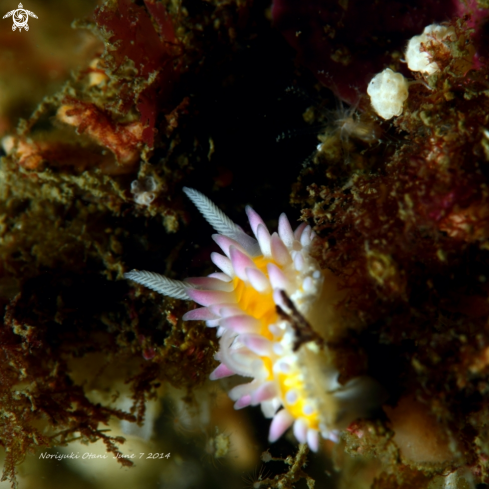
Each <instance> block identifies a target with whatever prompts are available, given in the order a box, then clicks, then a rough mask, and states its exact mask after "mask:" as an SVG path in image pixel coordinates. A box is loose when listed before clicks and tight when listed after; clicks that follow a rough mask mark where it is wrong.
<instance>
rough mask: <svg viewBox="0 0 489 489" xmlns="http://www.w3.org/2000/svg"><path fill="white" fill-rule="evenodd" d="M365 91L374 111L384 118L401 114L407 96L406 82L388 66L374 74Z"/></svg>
mask: <svg viewBox="0 0 489 489" xmlns="http://www.w3.org/2000/svg"><path fill="white" fill-rule="evenodd" d="M367 93H368V94H369V95H370V102H371V103H372V107H373V108H374V110H375V112H377V114H379V115H380V117H382V118H384V119H391V118H392V117H394V116H397V115H401V114H402V109H403V107H402V106H403V104H404V102H405V101H406V99H407V98H408V95H409V93H408V82H407V80H406V79H405V78H404V77H403V76H402V75H401V73H395V72H394V71H392V70H391V69H390V68H386V69H385V70H384V71H382V72H381V73H379V74H377V75H375V76H374V77H373V78H372V80H370V83H369V84H368V88H367Z"/></svg>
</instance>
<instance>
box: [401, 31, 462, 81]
mask: <svg viewBox="0 0 489 489" xmlns="http://www.w3.org/2000/svg"><path fill="white" fill-rule="evenodd" d="M456 38H457V35H456V33H455V29H454V28H453V27H446V26H443V25H437V24H432V25H429V26H427V27H425V29H424V31H423V33H422V34H420V35H419V36H414V37H413V38H411V39H410V40H409V42H408V45H407V48H406V62H407V65H408V68H409V69H410V70H411V71H419V72H421V73H424V74H426V75H433V73H436V72H437V71H440V67H439V66H438V64H437V63H436V61H433V60H432V56H431V55H430V53H429V52H428V51H427V50H426V48H427V47H428V46H430V45H431V46H433V47H434V46H436V48H437V49H442V50H443V51H445V52H447V53H448V52H449V51H450V48H449V47H448V46H447V44H446V43H445V41H456Z"/></svg>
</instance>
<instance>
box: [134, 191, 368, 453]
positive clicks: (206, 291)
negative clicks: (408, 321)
mask: <svg viewBox="0 0 489 489" xmlns="http://www.w3.org/2000/svg"><path fill="white" fill-rule="evenodd" d="M184 192H185V193H186V194H187V196H188V197H189V198H190V200H192V202H193V203H194V204H195V205H196V207H197V208H198V209H199V211H200V212H201V213H202V214H203V215H204V217H205V218H206V219H207V221H208V222H209V223H210V224H211V225H212V226H213V227H214V229H216V231H217V232H218V234H214V235H213V236H212V237H213V239H214V241H215V242H216V243H217V244H218V245H219V246H220V248H221V249H222V251H223V252H224V255H222V254H219V253H212V254H211V260H212V261H213V263H214V264H215V265H216V266H217V267H218V268H219V269H220V270H221V271H220V272H217V273H212V274H210V275H209V276H208V277H199V278H188V279H186V280H185V281H178V280H172V279H169V278H167V277H164V276H162V275H158V274H156V273H152V272H146V271H137V270H133V271H131V272H129V273H126V274H125V277H126V278H128V279H131V280H134V281H136V282H138V283H140V284H142V285H145V286H147V287H149V288H151V289H153V290H155V291H157V292H160V293H162V294H164V295H167V296H170V297H174V298H178V299H186V300H193V301H195V302H196V303H197V304H200V305H201V306H202V307H200V308H197V309H193V310H191V311H189V312H187V313H186V314H185V315H184V316H183V319H184V320H202V321H205V322H206V324H207V326H209V327H216V328H217V334H218V336H219V337H220V350H219V352H218V353H217V355H216V359H217V360H218V361H219V362H220V365H219V366H218V367H217V368H216V369H215V370H214V372H213V373H212V374H211V379H213V380H216V379H220V378H224V377H228V376H231V375H234V374H238V375H241V376H243V377H249V378H251V379H252V380H251V382H249V383H245V384H241V385H238V386H236V387H234V388H233V389H231V391H230V392H229V396H230V397H231V399H233V400H234V401H235V408H236V409H241V408H244V407H246V406H249V405H252V406H256V405H260V406H261V409H262V411H263V414H264V415H265V416H266V417H267V418H273V420H272V423H271V426H270V434H269V439H270V441H271V442H273V441H275V440H277V439H278V438H279V437H280V436H281V435H282V434H283V433H284V432H285V431H286V430H287V429H288V428H289V427H290V426H293V431H294V434H295V436H296V438H297V440H299V441H300V442H301V443H308V444H309V446H310V448H311V449H312V450H315V451H316V450H317V449H318V446H319V435H322V436H323V437H324V438H329V439H332V440H336V439H337V434H338V431H337V429H339V428H343V427H346V426H347V424H348V423H349V422H351V421H353V419H355V418H356V417H358V416H361V415H362V412H363V411H364V408H365V402H367V403H368V402H369V401H368V400H367V401H365V399H369V398H371V394H372V392H373V391H372V389H371V387H372V385H373V381H372V380H371V379H368V378H366V377H359V378H356V379H353V380H352V381H350V382H348V383H347V384H346V385H345V386H341V385H340V384H339V383H338V382H337V377H338V372H337V371H336V370H335V369H334V368H333V367H332V365H331V361H330V360H329V355H328V352H327V350H326V348H325V347H324V348H320V347H319V346H318V343H316V342H314V341H309V342H307V341H303V342H302V343H301V344H300V346H298V344H297V343H296V340H297V332H296V330H295V329H294V327H293V325H292V324H291V322H290V321H289V320H287V318H286V317H285V318H284V315H280V314H278V310H277V306H279V308H281V309H282V310H283V311H285V312H287V313H290V312H291V310H290V308H289V306H290V303H288V304H287V299H286V298H287V297H288V298H290V300H291V301H292V303H293V306H294V307H295V309H296V312H299V313H300V314H301V315H302V316H303V317H304V318H305V319H306V320H307V321H309V322H310V323H311V324H312V325H313V326H315V323H318V321H319V322H323V323H324V322H327V321H328V314H331V313H330V312H329V313H328V311H327V310H325V307H324V303H325V301H324V291H325V290H328V289H329V290H331V286H329V287H328V286H326V285H325V286H324V287H323V282H324V276H325V275H324V273H322V272H321V270H320V269H319V266H318V263H317V262H316V260H315V259H314V258H313V257H312V256H311V255H310V247H311V243H312V241H313V240H314V237H315V233H314V232H313V231H312V229H311V227H310V226H308V225H307V224H305V223H303V224H301V225H300V226H299V227H298V228H297V229H296V230H295V231H293V230H292V228H291V226H290V223H289V221H288V219H287V217H286V216H285V214H282V215H281V216H280V218H279V224H278V233H273V234H270V232H269V231H268V229H267V227H266V225H265V223H264V222H263V220H262V219H261V218H260V216H259V215H258V214H257V213H256V212H255V211H254V210H253V209H252V208H251V207H247V208H246V213H247V215H248V219H249V222H250V226H251V229H252V230H253V233H254V235H255V238H252V237H250V236H248V235H247V234H245V233H244V231H243V230H242V229H241V228H240V227H239V226H238V225H236V224H235V223H234V222H232V221H231V220H230V219H229V218H228V217H227V216H226V215H225V214H224V213H223V212H222V211H221V210H220V209H219V208H218V207H217V206H215V205H214V204H213V203H212V202H211V201H210V200H209V199H207V198H206V197H205V196H204V195H202V194H201V193H200V192H198V191H196V190H193V189H189V188H184ZM284 293H285V294H286V295H285V294H284ZM328 293H329V292H328ZM322 294H323V297H322ZM328 307H329V308H330V310H331V308H334V305H333V306H332V305H331V304H330V305H329V306H328ZM327 326H328V325H324V326H323V328H327ZM373 390H375V387H374V388H373ZM374 396H375V394H374ZM359 398H361V399H360V400H359ZM362 402H363V405H362ZM370 407H371V406H370Z"/></svg>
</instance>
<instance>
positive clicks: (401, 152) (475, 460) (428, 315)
mask: <svg viewBox="0 0 489 489" xmlns="http://www.w3.org/2000/svg"><path fill="white" fill-rule="evenodd" d="M465 20H466V19H465ZM452 25H453V27H454V28H455V32H456V38H457V39H456V41H454V42H448V43H447V45H448V48H446V47H445V46H443V49H441V48H440V49H438V50H437V49H436V46H435V45H433V46H428V47H427V48H426V49H427V51H428V52H429V54H430V56H432V59H433V60H435V61H436V62H437V63H438V65H439V67H440V71H439V72H437V73H435V74H434V75H431V76H429V77H427V78H423V77H422V76H421V75H418V74H413V76H416V77H418V78H419V79H420V80H422V81H424V83H416V84H412V85H411V86H410V88H409V98H408V100H407V102H406V103H405V107H404V111H403V113H402V115H401V116H399V117H397V118H395V119H394V122H393V123H392V124H391V123H388V122H383V121H382V120H381V119H379V118H377V116H376V114H375V113H374V112H373V109H372V108H371V107H369V106H368V99H366V100H364V101H363V102H361V103H360V105H361V106H362V107H365V109H364V110H363V111H362V112H359V113H358V114H357V115H356V117H357V119H356V120H357V122H358V124H362V125H366V126H372V127H374V126H378V127H379V128H382V131H380V130H379V131H378V133H379V134H381V133H382V136H379V138H378V140H377V142H376V144H372V143H371V142H370V141H365V140H362V139H361V138H358V137H356V138H355V137H348V138H344V137H343V135H342V134H341V132H340V131H331V130H329V132H328V130H326V132H324V133H323V134H321V135H320V140H321V142H322V144H321V145H320V147H319V149H318V152H317V154H316V155H315V157H314V161H313V162H312V163H310V164H309V165H308V166H307V167H306V168H305V169H304V170H303V172H302V175H301V177H300V180H299V182H298V183H297V184H296V187H295V191H294V195H293V199H294V201H295V202H296V203H297V204H301V205H302V206H304V207H305V209H304V210H303V217H304V218H306V219H313V220H314V222H315V224H316V227H315V230H316V232H318V233H319V236H320V238H321V239H320V241H319V240H318V242H317V243H316V255H317V257H318V259H319V260H320V261H321V264H322V266H323V267H326V268H328V269H330V270H331V271H333V272H334V274H335V275H336V276H337V277H338V279H339V281H340V287H341V288H342V289H344V292H345V293H346V298H345V299H344V306H345V310H347V311H348V313H347V316H349V318H348V317H346V318H345V325H344V327H345V330H344V331H343V332H342V333H339V336H340V338H341V337H342V339H339V340H338V341H339V343H340V344H341V343H345V344H346V343H348V342H349V341H351V336H353V337H354V338H357V341H358V342H359V344H360V345H361V346H362V349H364V350H365V351H366V353H367V356H368V363H369V371H370V373H371V374H372V375H373V376H374V377H375V378H377V379H378V380H379V381H380V382H381V383H382V384H383V385H384V386H385V387H387V388H388V389H389V391H390V394H391V397H390V400H389V402H388V406H386V409H385V412H386V414H387V417H388V418H389V419H387V420H386V423H387V424H386V426H387V427H390V429H391V430H392V434H393V435H394V436H393V438H392V439H391V442H390V443H389V444H388V446H391V445H392V443H393V445H392V447H394V448H395V449H394V455H393V456H391V457H390V459H389V457H387V459H388V461H387V462H385V463H384V468H383V470H384V472H383V474H382V475H381V476H379V478H378V479H377V481H376V483H375V484H374V485H373V487H375V488H380V487H399V488H401V487H403V488H404V487H414V485H415V484H416V487H427V485H428V484H429V483H430V481H431V480H432V477H433V474H438V475H441V474H442V473H443V472H444V471H446V470H450V471H453V470H455V469H457V468H463V469H464V470H468V472H469V473H470V476H468V478H469V480H473V481H475V482H484V483H487V482H488V479H487V478H486V476H485V474H486V469H485V467H486V466H487V455H486V453H487V452H486V450H487V434H486V433H485V429H484V428H483V427H482V426H480V425H479V422H478V420H479V419H481V417H485V416H487V415H488V414H489V407H488V404H487V401H485V400H484V399H485V398H486V396H487V375H488V373H489V371H488V370H487V366H488V363H487V361H486V360H484V359H485V358H486V350H487V348H488V345H489V336H488V334H487V333H488V329H487V328H488V313H489V306H488V292H489V289H488V286H487V280H488V278H489V265H488V264H489V262H488V258H489V255H488V246H487V243H488V241H487V240H488V238H489V234H488V230H489V227H488V224H489V221H488V217H489V214H488V213H487V208H488V205H489V200H488V199H489V192H488V184H489V173H488V172H487V169H486V166H487V164H488V162H489V153H488V152H487V151H486V146H487V141H488V136H487V129H486V126H487V121H488V119H487V114H488V113H489V98H488V94H489V92H488V91H487V81H486V78H487V67H486V66H479V67H478V68H477V69H474V67H472V58H473V56H474V52H475V51H474V47H473V46H472V44H471V38H470V31H469V30H468V29H467V27H466V24H465V21H464V20H463V19H462V20H459V21H457V22H454V23H452ZM426 84H429V86H425V85H426ZM308 117H309V118H310V117H311V111H309V112H308ZM315 117H316V118H317V117H322V115H321V113H320V112H317V110H316V111H315ZM358 319H360V320H361V324H359V323H358ZM349 328H350V329H349ZM406 403H411V404H410V406H411V407H410V408H409V409H407V408H406V407H403V406H406V405H407V404H406ZM413 406H416V409H414V407H413ZM415 413H416V414H415ZM366 426H368V425H366ZM355 433H356V434H357V436H356V438H358V439H362V438H363V440H365V443H367V445H368V446H370V445H371V449H372V450H373V451H374V453H376V452H377V456H381V455H380V454H381V453H382V452H383V451H385V450H386V448H385V447H383V445H384V443H385V439H384V437H381V438H380V444H379V442H376V441H373V440H372V442H371V443H370V442H369V441H368V439H369V437H368V436H367V437H365V438H364V436H365V434H366V428H363V429H361V430H360V434H358V433H359V432H358V430H357V429H355V430H353V431H352V434H355ZM390 436H392V435H390ZM354 438H355V437H353V438H352V437H350V436H349V437H347V438H346V441H347V446H348V445H352V444H353V443H355V441H354ZM416 447H418V448H416ZM364 452H365V448H364V449H362V453H364ZM386 453H387V452H386ZM404 464H406V465H408V466H411V467H412V468H411V469H410V470H411V474H412V475H411V476H408V473H407V472H405V468H403V467H405V465H404ZM469 467H470V469H467V468H469ZM401 470H402V471H403V472H402V473H404V474H405V477H404V476H401V475H400V472H399V471H401ZM389 473H390V474H391V475H389V476H388V475H387V474H389ZM413 477H414V479H416V480H417V482H416V483H415V482H414V479H413ZM457 477H458V476H457ZM461 477H462V476H461ZM464 477H465V476H464ZM411 479H412V480H411ZM408 480H409V481H410V482H408Z"/></svg>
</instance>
